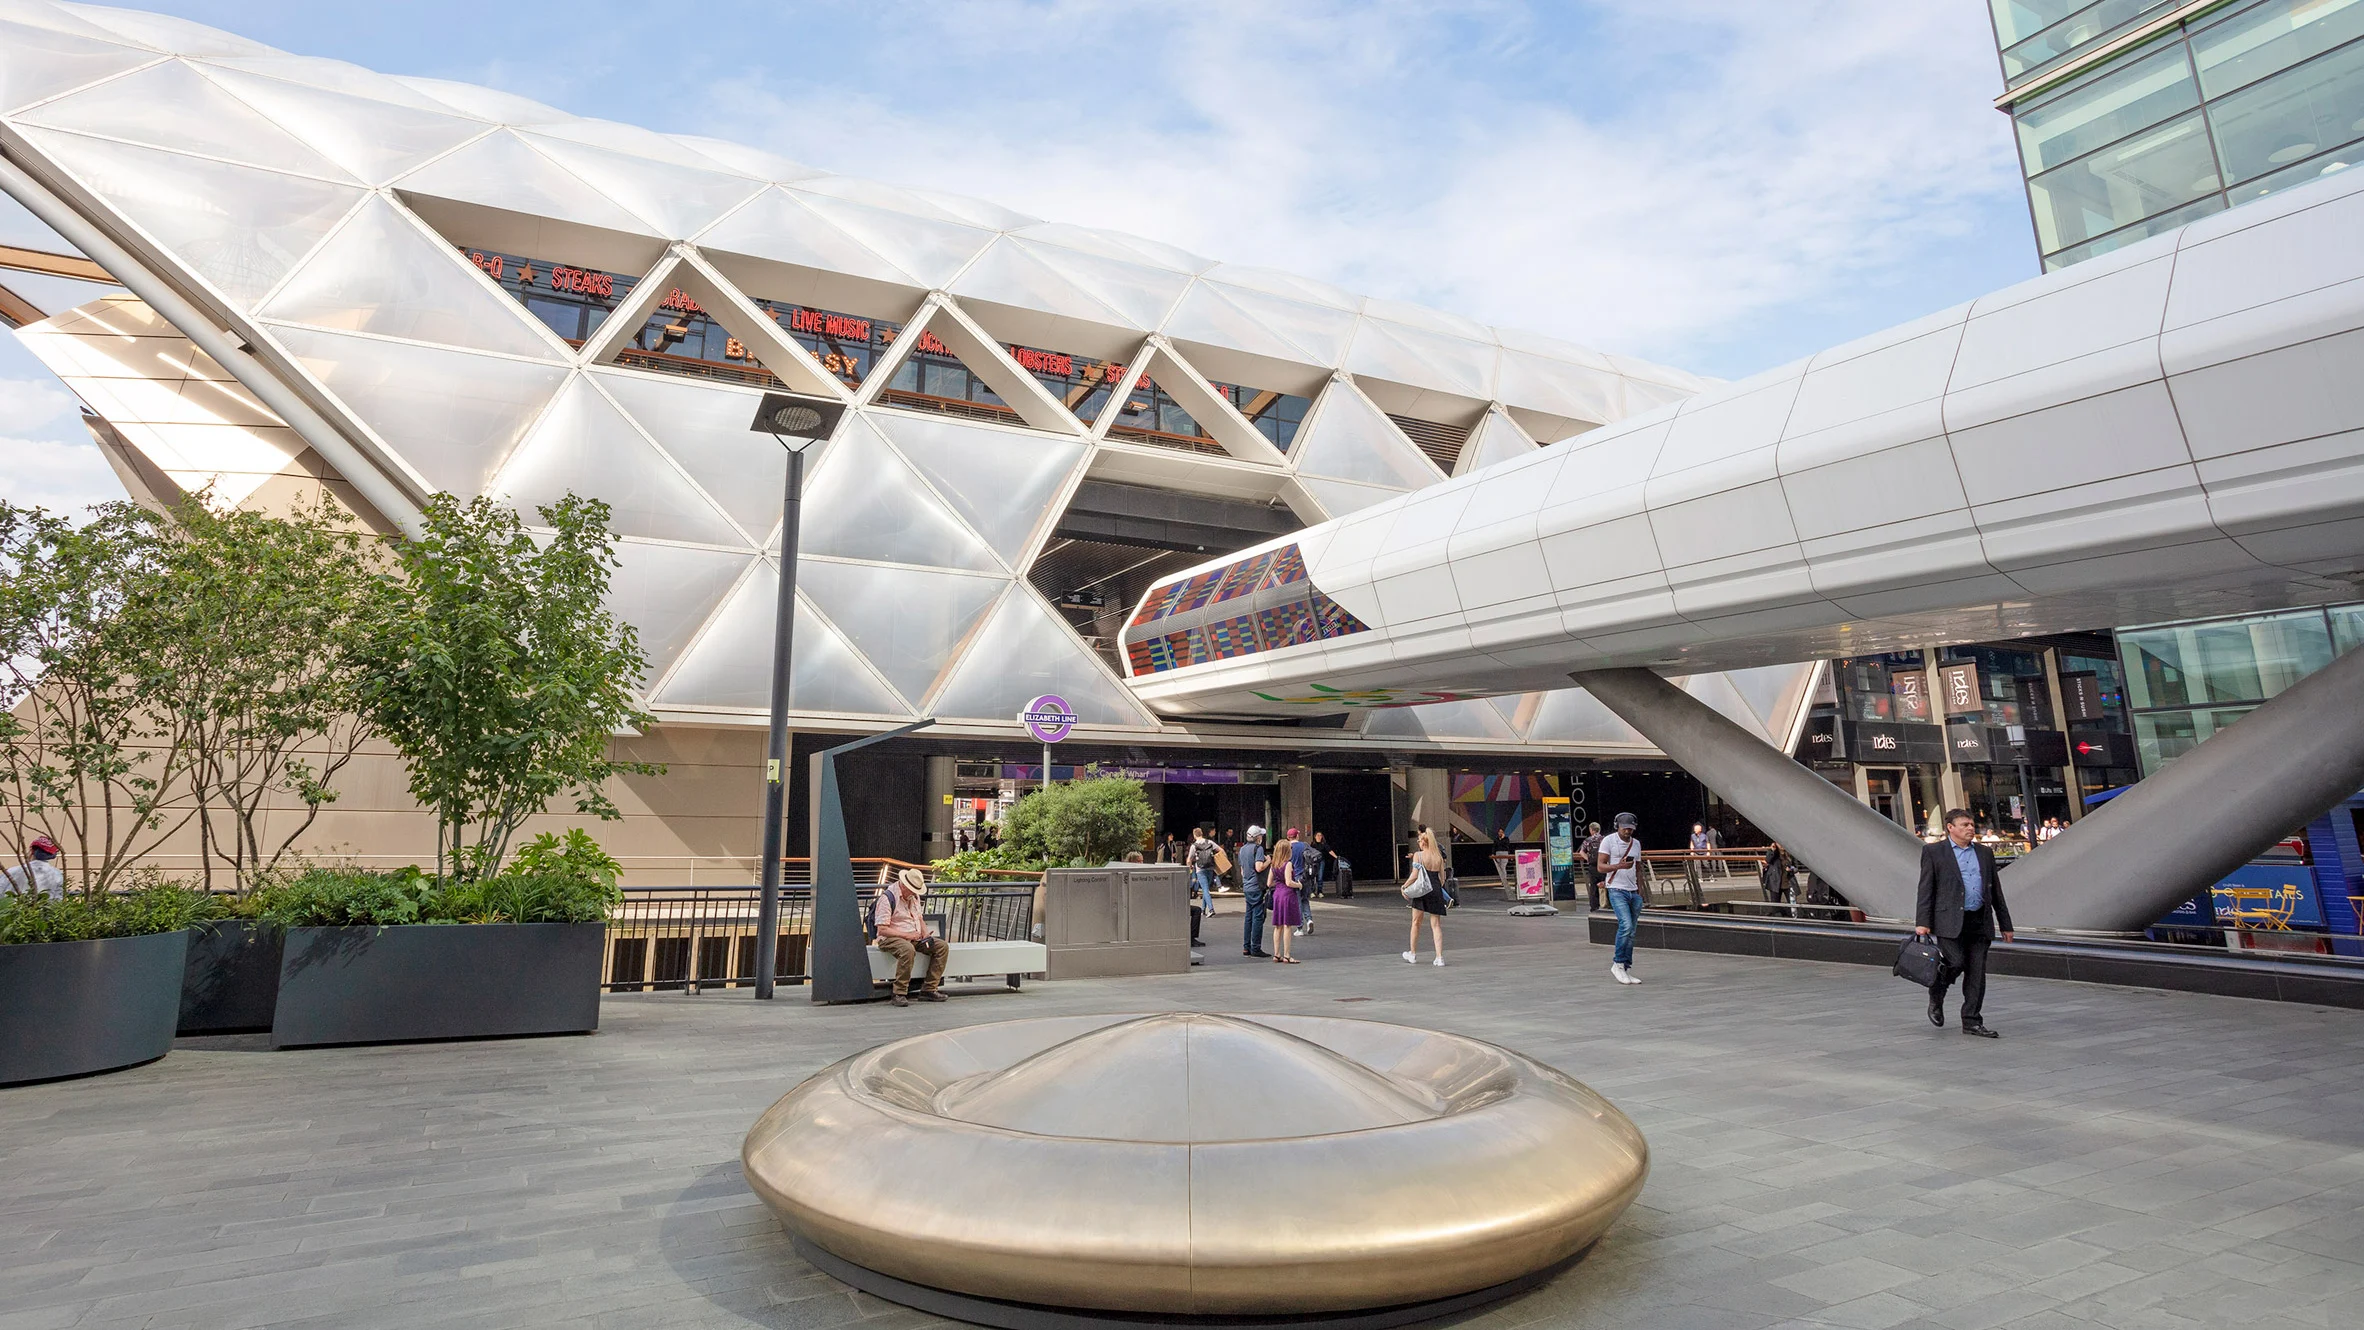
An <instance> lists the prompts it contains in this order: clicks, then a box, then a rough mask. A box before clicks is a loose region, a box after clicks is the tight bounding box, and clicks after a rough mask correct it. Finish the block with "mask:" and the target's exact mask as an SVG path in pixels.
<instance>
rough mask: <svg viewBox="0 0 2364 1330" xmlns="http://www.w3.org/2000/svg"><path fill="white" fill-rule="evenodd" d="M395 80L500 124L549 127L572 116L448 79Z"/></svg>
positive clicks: (465, 112)
mask: <svg viewBox="0 0 2364 1330" xmlns="http://www.w3.org/2000/svg"><path fill="white" fill-rule="evenodd" d="M395 81H396V82H398V83H400V84H402V86H404V87H406V88H409V89H410V90H411V91H413V92H416V93H420V94H423V95H425V96H427V97H429V98H432V99H433V100H434V101H436V102H437V103H439V104H441V105H444V106H448V107H450V108H451V109H453V110H455V111H457V112H459V113H460V114H461V115H472V116H474V117H476V118H477V119H479V120H489V121H492V122H493V123H494V124H497V125H547V124H551V123H554V122H557V121H561V120H572V119H574V117H573V116H571V115H568V114H567V113H566V112H564V111H561V110H559V109H558V108H557V107H555V106H545V105H543V104H542V103H540V102H537V101H535V100H533V99H532V98H530V97H520V96H518V95H517V94H516V93H513V92H501V91H498V90H497V89H493V88H485V87H479V86H477V85H476V84H473V83H454V82H452V81H451V80H449V79H430V78H417V77H414V76H411V75H407V74H398V75H396V76H395Z"/></svg>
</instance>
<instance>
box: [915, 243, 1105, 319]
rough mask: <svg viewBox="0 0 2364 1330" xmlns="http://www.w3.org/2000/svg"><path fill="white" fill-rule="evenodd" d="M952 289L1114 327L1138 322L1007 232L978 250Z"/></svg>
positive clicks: (966, 295)
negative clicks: (1051, 264) (1085, 288)
mask: <svg viewBox="0 0 2364 1330" xmlns="http://www.w3.org/2000/svg"><path fill="white" fill-rule="evenodd" d="M951 291H952V294H954V295H956V296H959V297H961V298H962V299H964V300H982V301H990V302H991V303H993V304H997V305H1007V306H1010V307H1011V308H1013V309H1021V310H1028V311H1036V312H1040V313H1045V314H1056V315H1059V316H1060V317H1062V318H1069V319H1078V320H1081V321H1082V322H1085V323H1097V324H1103V325H1106V326H1110V327H1116V328H1133V327H1135V325H1134V324H1133V322H1132V321H1131V320H1130V319H1127V318H1126V317H1125V316H1124V315H1122V314H1120V313H1118V312H1117V311H1116V310H1115V309H1114V308H1112V307H1111V306H1109V305H1107V304H1106V303H1104V302H1102V301H1101V300H1100V299H1098V298H1097V297H1095V296H1094V295H1092V294H1091V293H1090V292H1089V291H1086V290H1084V289H1083V288H1082V287H1080V286H1078V285H1076V284H1075V282H1073V281H1072V280H1070V279H1069V278H1068V277H1066V276H1065V275H1064V274H1062V273H1060V272H1059V271H1058V270H1057V269H1055V268H1053V267H1051V266H1050V265H1049V264H1047V263H1044V262H1043V261H1042V259H1041V258H1039V257H1037V256H1036V255H1035V254H1034V253H1033V252H1032V251H1030V250H1029V249H1027V247H1026V244H1025V242H1024V241H1020V240H1012V239H1010V238H1009V237H1008V236H1003V237H1001V238H1000V239H998V240H995V241H994V242H993V244H992V245H991V246H990V247H989V248H987V249H986V251H985V252H984V253H982V254H980V255H978V256H977V260H976V262H974V263H971V264H970V265H969V266H968V270H967V271H965V272H963V273H961V275H960V280H959V281H956V282H954V283H953V284H952V287H951Z"/></svg>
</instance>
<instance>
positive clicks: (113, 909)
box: [0, 881, 224, 946]
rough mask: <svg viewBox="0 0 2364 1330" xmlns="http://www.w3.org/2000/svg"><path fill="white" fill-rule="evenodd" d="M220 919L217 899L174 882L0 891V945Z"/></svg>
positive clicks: (163, 929)
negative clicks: (62, 891)
mask: <svg viewBox="0 0 2364 1330" xmlns="http://www.w3.org/2000/svg"><path fill="white" fill-rule="evenodd" d="M223 915H224V911H223V907H222V901H221V898H219V897H217V896H212V895H209V894H207V893H205V892H202V891H194V890H191V889H190V888H188V887H185V886H182V885H180V884H179V883H175V882H156V881H151V882H149V883H147V884H145V885H143V886H138V887H134V888H133V889H131V890H129V891H120V892H110V893H106V894H102V895H90V894H88V893H85V892H78V891H76V892H68V893H66V895H65V896H64V897H63V898H52V897H49V896H44V895H40V894H38V893H34V892H16V891H9V892H0V946H15V945H17V944H20V943H26V942H87V941H90V940H91V939H93V938H103V937H143V936H146V935H147V934H150V933H173V932H178V931H179V930H181V929H184V928H187V927H189V926H190V925H192V924H198V923H203V922H205V921H207V920H210V919H219V918H222V917H223Z"/></svg>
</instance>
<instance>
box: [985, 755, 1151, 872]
mask: <svg viewBox="0 0 2364 1330" xmlns="http://www.w3.org/2000/svg"><path fill="white" fill-rule="evenodd" d="M1156 825H1157V814H1156V813H1155V812H1153V811H1152V810H1151V809H1150V807H1149V796H1148V795H1147V794H1146V793H1144V792H1143V790H1142V788H1141V782H1139V781H1137V780H1128V779H1125V778H1123V777H1120V776H1103V777H1100V778H1098V779H1094V780H1076V781H1069V782H1067V783H1066V784H1064V785H1053V786H1051V787H1050V788H1049V789H1047V790H1036V791H1035V792H1034V793H1032V794H1029V795H1027V796H1026V797H1025V798H1023V799H1020V800H1019V801H1018V802H1017V803H1016V804H1014V805H1012V806H1011V808H1010V811H1009V813H1008V815H1007V816H1005V817H1004V818H1003V819H1002V844H1003V845H1004V846H1005V847H1007V848H1009V849H1011V850H1012V851H1013V852H1014V853H1015V854H1016V855H1017V856H1018V857H1020V858H1022V859H1024V860H1027V861H1030V862H1034V863H1048V864H1050V865H1052V866H1054V867H1057V866H1060V865H1070V866H1080V867H1089V866H1094V865H1099V864H1105V863H1113V862H1115V861H1117V860H1119V859H1122V858H1123V857H1124V856H1125V853H1126V852H1127V851H1129V850H1138V849H1140V848H1141V842H1142V840H1143V839H1144V838H1145V837H1147V836H1148V835H1149V832H1150V829H1151V828H1152V827H1154V826H1156Z"/></svg>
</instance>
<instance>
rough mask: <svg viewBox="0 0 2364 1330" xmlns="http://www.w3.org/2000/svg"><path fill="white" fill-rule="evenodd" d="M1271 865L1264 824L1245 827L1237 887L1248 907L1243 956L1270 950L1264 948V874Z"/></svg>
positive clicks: (1241, 949) (1263, 954) (1268, 953)
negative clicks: (1265, 847) (1244, 839)
mask: <svg viewBox="0 0 2364 1330" xmlns="http://www.w3.org/2000/svg"><path fill="white" fill-rule="evenodd" d="M1271 867H1272V857H1271V856H1270V855H1267V854H1266V853H1264V828H1262V827H1250V828H1248V841H1247V844H1245V845H1242V846H1240V847H1239V891H1240V895H1241V897H1242V898H1244V899H1245V900H1246V902H1247V908H1248V918H1247V925H1246V928H1245V929H1244V932H1243V941H1242V944H1241V946H1240V949H1239V954H1240V955H1242V956H1270V955H1271V954H1272V953H1271V952H1269V951H1266V950H1265V949H1264V902H1265V895H1264V875H1265V873H1266V872H1267V870H1269V869H1270V868H1271Z"/></svg>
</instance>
